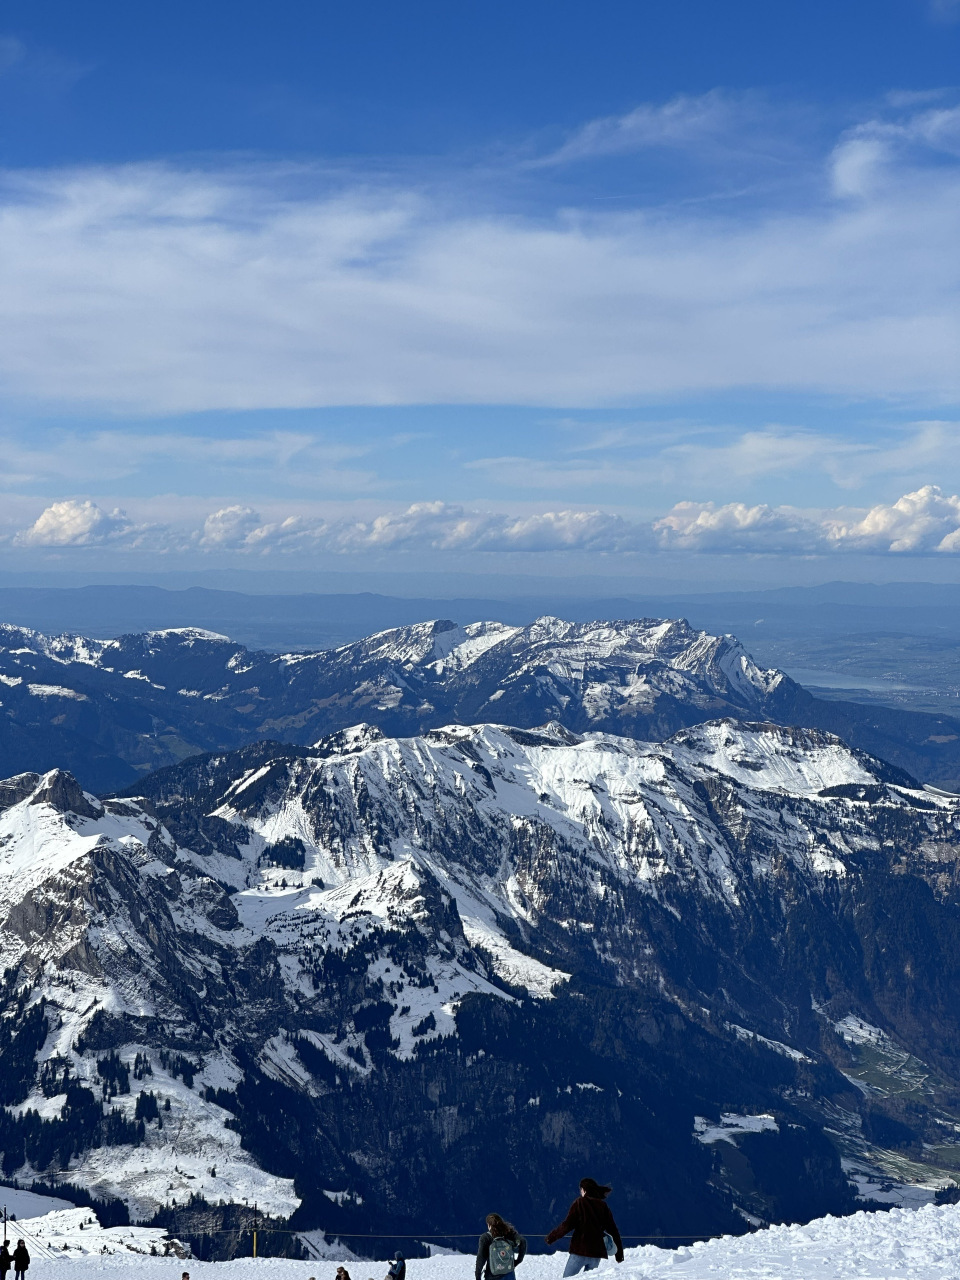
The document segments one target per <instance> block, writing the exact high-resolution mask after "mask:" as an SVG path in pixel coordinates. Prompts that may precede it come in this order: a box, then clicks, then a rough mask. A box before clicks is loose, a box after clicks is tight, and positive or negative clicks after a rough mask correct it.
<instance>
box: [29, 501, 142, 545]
mask: <svg viewBox="0 0 960 1280" xmlns="http://www.w3.org/2000/svg"><path fill="white" fill-rule="evenodd" d="M136 532H137V531H136V529H135V526H134V525H133V522H132V521H131V520H129V519H128V518H127V516H126V514H125V512H123V511H121V510H120V509H119V508H117V509H116V510H115V511H111V512H106V511H103V510H101V508H100V507H98V506H97V504H96V503H95V502H90V501H89V499H87V500H85V501H83V502H78V501H75V500H73V499H69V500H67V501H65V502H54V503H53V504H52V505H51V506H49V507H47V508H46V510H44V511H42V512H41V513H40V515H39V516H38V517H37V519H36V520H35V521H34V523H33V524H32V525H31V526H30V528H29V529H24V530H22V531H21V532H20V533H19V534H17V537H16V541H17V542H18V543H19V544H20V545H21V546H25V547H90V546H98V545H102V544H103V543H105V542H117V541H120V540H121V539H129V538H131V536H133V535H134V534H135V533H136Z"/></svg>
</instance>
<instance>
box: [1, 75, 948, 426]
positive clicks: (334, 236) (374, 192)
mask: <svg viewBox="0 0 960 1280" xmlns="http://www.w3.org/2000/svg"><path fill="white" fill-rule="evenodd" d="M731 111H734V108H732V107H730V106H729V105H728V104H725V103H724V102H723V101H722V100H720V99H713V98H709V97H708V98H706V99H700V100H696V101H694V100H692V99H684V100H682V101H678V102H675V103H671V104H667V106H665V107H660V108H639V109H638V111H637V112H634V113H630V114H629V115H627V116H624V117H622V118H618V120H617V121H613V122H611V121H599V122H595V123H594V124H593V125H590V126H587V129H586V130H585V131H584V132H583V133H582V135H580V141H579V142H577V141H576V140H573V141H571V143H570V144H569V146H571V147H574V146H576V147H579V148H580V149H581V150H584V152H586V150H587V149H589V147H591V146H592V147H593V148H594V149H596V148H600V149H601V150H604V149H605V150H606V152H607V153H611V152H613V151H617V150H622V149H623V147H625V146H627V144H628V143H629V145H631V146H633V145H635V144H637V142H638V140H639V141H643V142H644V144H645V145H650V144H651V143H652V142H653V141H655V140H656V139H657V138H660V139H662V140H663V143H664V145H680V142H681V141H682V139H683V138H693V137H694V136H700V137H703V136H706V135H705V132H704V131H706V132H707V133H708V132H709V130H710V129H711V128H714V127H717V128H719V127H720V125H719V124H718V123H717V121H718V119H719V118H720V117H724V113H727V114H728V115H729V113H730V112H731ZM891 111H893V108H891ZM734 114H735V111H734ZM894 117H895V118H894ZM955 117H956V112H955V111H954V110H953V109H951V108H948V107H945V106H937V107H929V106H925V107H923V108H921V109H914V110H913V112H912V114H911V113H910V112H909V111H905V110H900V111H899V113H897V112H893V116H892V117H891V120H892V122H885V121H868V122H866V123H865V124H864V125H862V126H861V127H860V128H859V129H857V130H851V131H850V132H849V133H848V134H847V135H846V136H845V137H844V138H843V139H841V141H840V143H839V145H838V149H837V151H836V152H835V154H834V156H833V158H832V160H831V161H829V162H828V161H827V158H826V157H824V163H826V164H827V168H828V169H829V167H830V165H831V164H832V170H833V175H834V181H835V182H836V184H837V190H838V191H839V192H841V193H843V194H845V195H847V196H852V195H856V196H857V199H855V200H843V201H840V202H836V201H834V200H832V199H824V198H823V192H824V188H825V184H824V182H823V170H822V167H821V169H820V171H819V172H818V173H817V174H816V177H815V180H814V181H811V182H809V183H808V189H806V190H805V191H803V192H798V191H797V190H794V189H792V188H791V192H792V194H791V207H789V208H786V207H785V206H784V205H783V204H778V203H777V202H776V201H771V203H770V205H769V207H766V208H764V207H762V206H761V205H760V204H759V203H757V202H754V203H753V204H752V206H750V207H747V206H745V205H744V206H738V207H737V209H736V210H735V211H734V210H733V209H731V208H729V207H727V206H724V208H723V211H722V212H717V211H716V209H713V208H712V207H711V208H708V207H707V206H704V207H703V208H701V207H699V206H696V205H689V206H673V207H669V206H662V205H660V206H657V207H655V208H654V207H652V208H650V209H630V208H629V207H625V206H623V205H616V206H615V207H616V210H617V211H616V212H604V213H597V212H592V213H590V214H587V213H584V212H582V211H581V212H576V211H571V210H569V209H564V210H557V211H552V212H551V211H549V210H547V211H544V209H543V208H541V209H539V210H538V211H537V212H536V213H532V214H530V215H529V216H525V215H522V214H519V213H516V212H511V213H509V214H498V213H496V212H488V213H477V212H474V211H473V210H470V209H463V208H457V207H454V206H453V205H452V204H451V197H450V195H449V188H448V189H447V191H446V192H445V194H444V196H443V199H440V198H437V199H435V200H433V199H430V198H429V197H428V196H427V195H426V194H424V193H423V192H422V191H417V190H414V189H413V187H412V186H411V189H408V190H404V189H402V188H400V187H398V186H396V185H395V186H392V187H385V186H380V187H377V186H376V185H375V184H371V183H369V181H368V182H366V183H364V184H360V183H359V182H357V183H356V184H355V185H353V186H351V185H350V183H349V182H347V181H346V180H345V179H343V178H342V177H341V179H340V180H339V186H338V188H337V190H331V186H330V180H329V178H328V177H325V176H324V175H322V174H320V173H314V174H311V173H308V172H304V171H300V172H298V173H297V174H296V175H294V178H295V179H296V180H295V181H294V180H293V179H292V178H291V177H290V175H289V174H284V173H282V172H280V171H277V170H266V169H262V168H256V167H249V168H246V169H243V170H237V171H234V172H231V173H210V172H197V171H187V170H177V169H173V168H164V167H160V166H131V167H112V168H111V167H103V168H100V169H96V170H89V169H88V170H76V171H70V172H50V173H46V174H35V173H30V174H19V175H16V174H15V175H8V176H7V179H6V182H5V185H4V188H3V191H2V193H0V245H2V246H3V248H2V251H0V252H2V257H3V264H2V265H3V271H4V290H3V292H2V295H0V384H2V385H3V387H4V388H5V390H6V392H7V393H8V394H11V395H19V396H24V397H29V398H35V399H42V400H46V401H54V402H60V403H66V404H68V405H70V406H72V407H74V408H77V407H82V406H92V405H96V406H106V407H110V408H112V409H121V410H125V411H129V410H133V411H137V412H147V413H157V412H166V411H170V412H176V411H188V410H204V409H214V408H227V409H230V408H233V409H251V408H258V407H259V408H263V407H271V406H272V407H283V406H286V407H303V406H310V405H342V404H366V405H378V404H417V403H432V404H443V403H485V404H490V403H500V404H503V403H508V404H539V405H577V406H589V405H604V404H618V403H624V402H630V401H634V402H635V401H636V400H638V399H639V398H643V397H647V396H661V395H675V394H698V393H702V392H709V391H714V390H717V389H722V388H733V387H744V386H749V387H752V388H778V389H788V390H805V391H808V392H811V391H815V392H832V393H843V394H847V393H850V394H854V395H864V396H870V397H874V396H885V395H894V394H896V395H899V394H905V395H909V394H918V395H923V396H924V397H925V398H927V399H932V400H934V401H935V400H936V399H938V398H941V399H948V398H950V397H952V396H956V395H958V394H960V363H958V361H957V358H956V352H957V350H958V349H960V302H958V289H957V278H956V273H955V271H954V269H953V267H952V264H953V263H954V262H955V261H956V252H955V246H956V244H957V243H958V241H960V166H958V165H957V164H956V163H955V162H954V157H955V155H956V154H957V151H956V134H957V127H956V126H957V121H956V118H955ZM724 118H725V117H724ZM721 123H723V122H722V121H721ZM724 127H727V126H726V125H724ZM698 131H699V132H698ZM729 132H730V130H729V129H728V133H729ZM731 136H732V137H733V139H734V141H735V140H736V130H735V129H733V132H732V135H731ZM671 139H672V141H671ZM731 145H733V143H732V142H731ZM881 154H883V155H885V156H886V159H885V160H884V161H883V162H882V163H879V157H880V156H881ZM772 163H773V161H771V164H772ZM804 172H806V170H804ZM511 180H512V179H511ZM532 180H533V179H531V181H532ZM305 191H307V192H308V193H307V194H304V192H305ZM491 204H492V198H491V199H490V200H488V201H487V207H488V208H489V207H490V206H491ZM598 207H599V206H598V205H597V204H593V205H592V206H591V208H592V209H593V210H596V209H597V208H598Z"/></svg>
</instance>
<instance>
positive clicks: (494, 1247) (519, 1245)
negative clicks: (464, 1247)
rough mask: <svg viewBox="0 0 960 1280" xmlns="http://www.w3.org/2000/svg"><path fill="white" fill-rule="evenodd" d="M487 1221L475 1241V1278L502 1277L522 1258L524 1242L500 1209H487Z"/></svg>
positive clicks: (478, 1279) (488, 1279)
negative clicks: (503, 1216) (488, 1210)
mask: <svg viewBox="0 0 960 1280" xmlns="http://www.w3.org/2000/svg"><path fill="white" fill-rule="evenodd" d="M486 1223H487V1229H486V1231H485V1232H484V1233H483V1235H482V1236H481V1237H480V1239H479V1240H478V1242H477V1263H476V1267H475V1268H474V1275H475V1280H503V1278H504V1277H505V1276H512V1275H513V1274H514V1271H515V1269H516V1268H517V1267H518V1266H519V1265H520V1263H521V1262H522V1261H523V1259H524V1257H525V1256H526V1252H527V1242H526V1240H525V1239H524V1238H523V1236H522V1235H521V1234H520V1232H519V1231H518V1230H517V1228H516V1227H514V1226H512V1225H511V1224H510V1223H509V1222H505V1221H504V1219H503V1218H501V1217H500V1215H499V1213H488V1214H487V1217H486Z"/></svg>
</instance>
